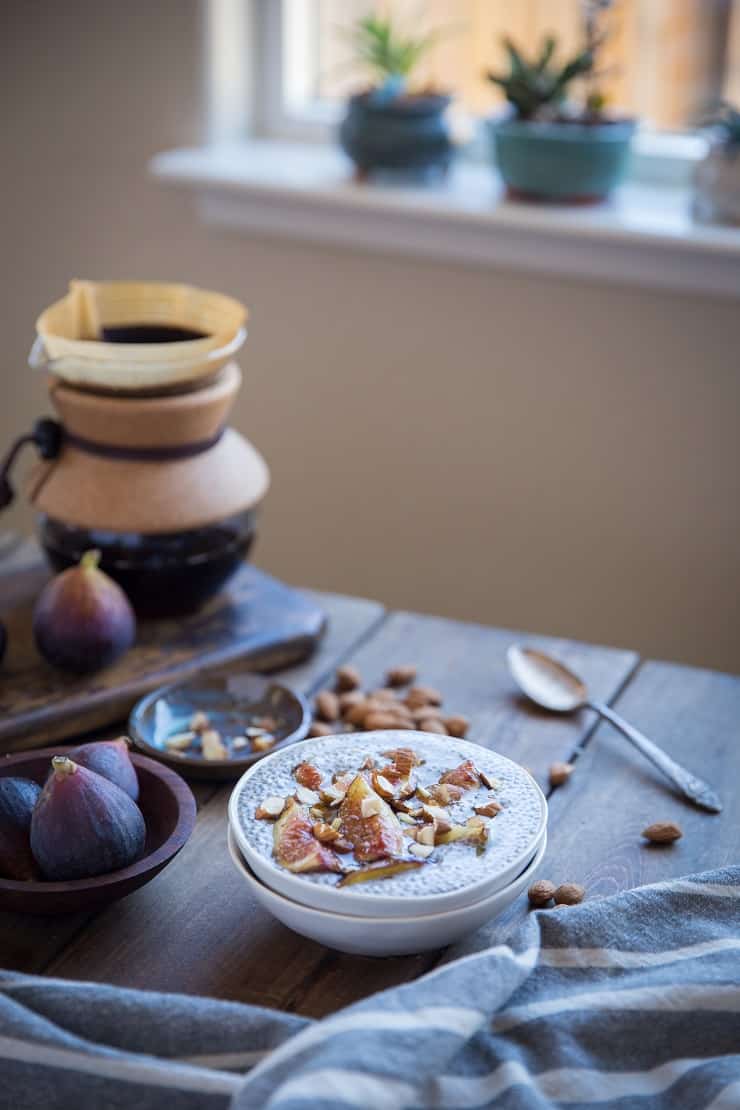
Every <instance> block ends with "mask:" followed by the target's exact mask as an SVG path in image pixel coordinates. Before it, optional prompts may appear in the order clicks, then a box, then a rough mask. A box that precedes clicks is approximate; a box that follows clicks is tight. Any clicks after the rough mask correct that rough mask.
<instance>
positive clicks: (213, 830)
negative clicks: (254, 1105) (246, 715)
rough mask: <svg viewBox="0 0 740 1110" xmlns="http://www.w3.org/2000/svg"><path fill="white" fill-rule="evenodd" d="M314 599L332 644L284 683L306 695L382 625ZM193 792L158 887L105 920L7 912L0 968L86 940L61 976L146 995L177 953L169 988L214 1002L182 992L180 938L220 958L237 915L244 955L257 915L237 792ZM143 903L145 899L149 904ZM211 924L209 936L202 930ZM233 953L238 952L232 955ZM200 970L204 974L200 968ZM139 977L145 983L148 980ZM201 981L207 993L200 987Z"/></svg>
mask: <svg viewBox="0 0 740 1110" xmlns="http://www.w3.org/2000/svg"><path fill="white" fill-rule="evenodd" d="M310 596H312V598H313V600H314V603H316V604H318V605H319V606H320V607H321V608H322V609H323V611H324V612H326V614H327V616H328V630H327V633H326V636H325V638H324V640H323V642H322V644H321V646H320V648H319V650H318V651H317V652H316V653H315V654H314V655H313V656H312V657H311V658H310V659H308V660H306V661H304V662H303V663H300V664H298V665H296V666H294V667H292V668H290V669H289V670H286V671H284V672H282V673H281V676H280V677H281V679H282V680H284V681H286V682H288V683H290V684H291V685H293V686H295V687H296V688H297V689H302V690H303V691H304V692H306V693H310V692H311V691H312V690H313V689H314V688H315V687H316V686H317V685H319V684H321V683H322V682H324V681H325V678H326V675H327V674H329V673H330V672H331V671H332V669H333V668H334V667H335V666H336V665H337V663H338V662H340V661H341V660H342V659H343V658H344V657H345V656H346V654H347V653H348V652H349V651H350V649H351V648H352V646H353V645H354V644H356V643H357V642H358V641H359V642H361V641H362V639H363V637H364V636H365V635H367V634H369V633H370V631H371V630H372V629H373V628H375V627H376V626H377V625H378V623H379V622H380V621H381V620H382V617H383V609H382V606H380V605H378V604H377V603H375V602H371V601H362V600H356V599H352V598H343V597H338V596H336V595H332V594H313V595H310ZM192 785H193V792H194V793H195V795H196V799H197V801H198V804H199V807H201V811H200V813H199V816H198V821H197V824H196V828H195V832H194V833H193V836H192V837H191V839H190V841H189V842H188V844H187V845H186V846H185V848H184V849H183V850H182V852H181V853H180V855H179V856H178V857H177V859H176V860H175V861H174V862H173V863H172V864H171V865H170V867H168V868H167V869H166V870H165V871H164V872H163V873H162V874H161V875H159V876H158V877H157V879H156V881H154V882H152V883H151V884H150V885H149V886H147V887H145V888H144V889H143V890H141V891H138V892H137V894H136V895H132V896H131V897H130V898H128V899H126V901H124V902H122V903H118V904H116V905H114V906H112V907H110V908H109V909H108V910H105V911H102V913H101V914H99V915H97V917H95V916H92V915H82V914H79V915H72V916H65V917H59V918H51V919H49V918H37V917H31V916H28V915H21V914H11V913H0V966H2V967H5V968H9V969H13V970H16V971H29V972H40V971H43V970H44V969H47V968H48V967H49V964H50V962H51V961H52V960H53V959H54V957H55V956H57V955H58V954H59V953H60V952H61V951H62V950H63V949H64V948H65V946H66V945H67V944H68V943H69V942H70V941H71V940H72V938H73V937H75V936H76V935H77V934H79V938H78V943H77V944H76V945H74V946H73V948H72V951H71V953H70V964H69V966H70V967H72V968H74V970H71V971H69V972H66V971H64V972H61V971H60V972H59V973H60V974H69V975H70V976H72V975H77V976H79V977H81V978H96V977H98V978H105V977H106V976H105V970H106V969H109V970H110V975H109V979H110V981H111V982H113V981H123V980H117V979H116V974H121V973H123V974H124V977H125V975H126V974H130V976H131V981H132V982H133V981H136V982H138V983H139V985H141V986H146V985H147V982H146V976H147V975H149V974H151V976H152V984H151V985H152V986H155V985H157V983H159V985H162V983H161V981H160V979H159V978H158V973H157V972H156V970H155V965H157V960H158V958H159V957H161V958H162V959H163V960H164V956H165V955H166V953H170V954H173V955H174V957H175V960H174V962H173V964H171V965H170V971H172V973H173V976H174V978H172V979H169V986H168V987H167V988H166V989H169V990H179V989H182V990H187V989H203V990H204V991H205V993H209V988H208V987H207V986H205V987H201V986H200V985H199V986H198V987H197V988H195V987H191V988H188V986H187V984H186V983H184V982H183V984H182V986H178V974H179V972H178V974H175V972H177V963H178V961H179V960H180V955H178V951H180V952H181V953H183V954H184V952H185V948H186V947H188V946H187V945H185V944H184V942H183V941H182V939H181V938H182V937H183V936H185V937H186V938H189V941H190V942H193V947H194V950H198V951H201V950H200V948H199V945H200V943H201V941H202V943H203V945H204V946H205V947H206V948H207V947H208V946H210V947H211V949H212V950H213V948H214V947H217V946H218V945H219V944H221V943H226V942H227V941H228V928H229V920H228V914H229V913H230V912H231V911H233V913H234V921H235V928H237V929H238V937H239V945H240V947H241V946H243V945H244V936H245V932H244V930H245V928H246V929H247V933H248V932H249V925H248V921H249V914H247V916H246V917H245V916H244V914H243V912H242V906H241V903H240V901H239V895H241V896H242V898H243V888H242V886H241V884H239V883H238V882H236V872H235V871H234V869H233V866H232V865H231V863H230V861H229V859H228V857H227V854H226V841H225V831H226V824H225V818H224V813H225V805H226V801H227V799H228V793H229V791H228V789H222V790H220V791H218V790H217V789H215V788H214V787H212V786H209V785H207V784H195V783H194V784H192ZM209 800H213V801H216V805H214V807H213V809H209V806H208V804H207V803H208V802H209ZM214 891H218V896H217V897H218V902H219V905H220V906H222V909H223V914H224V921H225V924H224V927H223V929H222V926H221V921H220V917H219V915H218V913H217V911H216V910H215V908H213V896H214ZM222 894H223V898H222V897H221V895H222ZM140 896H145V897H144V898H143V901H142V899H141V897H140ZM224 901H225V904H224ZM121 915H124V916H125V918H126V920H127V922H130V924H129V925H127V930H126V933H125V934H124V933H123V932H122V931H121V927H120V922H121V921H122V916H121ZM131 915H133V916H131ZM191 917H192V918H193V920H196V919H197V921H198V927H197V928H196V927H195V926H194V925H193V924H192V923H191ZM204 918H205V921H206V922H207V924H208V927H207V928H206V927H204V924H203V921H204ZM139 921H141V922H144V921H146V922H147V925H146V927H145V928H144V927H143V926H142V925H141V924H137V922H139ZM263 927H264V928H266V929H268V930H272V929H273V928H274V929H281V930H282V931H283V932H284V933H285V934H286V936H289V937H292V936H293V934H290V933H288V930H284V929H282V926H279V925H278V924H277V923H276V922H273V921H272V919H271V918H267V916H266V915H265V921H264V922H263ZM129 930H130V931H129ZM173 936H174V937H176V938H177V944H173ZM96 938H97V939H96ZM119 949H124V950H128V956H127V957H126V959H125V960H124V959H123V957H122V962H121V964H120V966H119V967H117V968H116V967H115V966H114V965H111V963H110V962H109V961H110V959H111V952H115V953H118V952H119ZM227 951H230V949H228V946H227ZM202 954H203V952H201V955H202ZM188 958H189V957H188V956H187V955H183V966H182V967H181V968H180V972H182V971H183V970H184V969H185V965H186V963H187V960H188ZM216 958H217V955H216ZM116 959H118V955H116V956H115V957H114V964H115V960H116ZM159 966H160V967H161V971H160V973H159V974H160V975H161V976H166V974H168V973H167V972H166V966H165V964H164V963H163V964H162V965H159ZM209 966H210V964H209V961H208V960H206V961H205V963H204V964H203V968H204V969H205V970H207V969H208V967H209ZM214 966H215V959H214ZM192 970H193V971H194V972H196V973H197V972H198V971H199V969H198V968H193V969H192ZM140 975H143V976H144V978H139V976H140ZM198 982H199V984H200V980H198ZM225 988H226V983H224V989H225ZM211 993H212V992H211Z"/></svg>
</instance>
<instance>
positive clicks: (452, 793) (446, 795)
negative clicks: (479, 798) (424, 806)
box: [422, 782, 464, 806]
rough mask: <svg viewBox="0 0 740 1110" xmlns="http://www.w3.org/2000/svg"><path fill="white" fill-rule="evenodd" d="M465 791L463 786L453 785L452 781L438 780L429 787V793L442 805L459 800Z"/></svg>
mask: <svg viewBox="0 0 740 1110" xmlns="http://www.w3.org/2000/svg"><path fill="white" fill-rule="evenodd" d="M463 793H464V791H463V788H462V787H461V786H453V785H452V783H451V782H436V783H435V784H434V786H430V787H429V794H430V795H431V797H432V800H433V801H435V802H436V803H437V804H438V805H441V806H448V805H451V804H452V803H453V802H459V801H460V799H461V798H462V796H463ZM422 800H423V799H422Z"/></svg>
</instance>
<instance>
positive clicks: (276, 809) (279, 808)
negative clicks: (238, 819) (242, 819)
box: [254, 794, 285, 821]
mask: <svg viewBox="0 0 740 1110" xmlns="http://www.w3.org/2000/svg"><path fill="white" fill-rule="evenodd" d="M284 809H285V798H279V797H278V796H277V794H271V795H270V797H269V798H265V800H264V801H263V802H260V804H259V805H258V806H257V809H256V810H255V813H254V815H255V817H256V818H257V819H258V820H260V821H274V820H275V819H276V818H277V817H279V816H280V814H281V813H282V812H283V810H284Z"/></svg>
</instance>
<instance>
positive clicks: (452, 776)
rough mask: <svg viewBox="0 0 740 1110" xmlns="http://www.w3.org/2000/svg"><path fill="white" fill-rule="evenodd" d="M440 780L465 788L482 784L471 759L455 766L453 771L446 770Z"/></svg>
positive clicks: (469, 788)
mask: <svg viewBox="0 0 740 1110" xmlns="http://www.w3.org/2000/svg"><path fill="white" fill-rule="evenodd" d="M439 781H440V782H441V783H450V784H451V785H452V786H461V787H462V788H463V790H472V789H473V788H474V787H476V786H480V777H479V775H478V772H477V770H476V769H475V764H474V763H473V761H472V760H471V759H466V760H465V762H464V763H460V764H459V765H458V766H457V767H453V769H452V770H451V771H445V773H444V774H443V775H442V776H441V777H440V780H439Z"/></svg>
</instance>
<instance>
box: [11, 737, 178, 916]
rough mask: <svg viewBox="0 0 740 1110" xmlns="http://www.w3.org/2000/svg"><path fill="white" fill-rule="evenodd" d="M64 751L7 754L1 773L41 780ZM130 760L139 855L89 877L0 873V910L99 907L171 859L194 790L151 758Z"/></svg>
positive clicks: (62, 910) (54, 911)
mask: <svg viewBox="0 0 740 1110" xmlns="http://www.w3.org/2000/svg"><path fill="white" fill-rule="evenodd" d="M68 751H69V747H66V748H41V749H39V750H38V751H31V752H20V753H18V754H17V755H9V756H5V757H4V758H3V759H2V760H0V777H2V778H7V777H11V776H15V775H17V776H18V777H19V778H26V779H33V780H34V781H35V782H37V783H39V785H42V784H43V783H44V782H45V781H46V777H47V775H48V773H49V769H50V767H51V757H52V756H53V755H64V754H65V753H66V752H68ZM131 759H132V761H133V764H134V767H135V768H136V774H137V775H138V778H139V801H138V805H139V808H140V809H141V812H142V813H143V815H144V821H145V822H146V845H145V847H144V855H143V856H142V857H141V859H138V860H137V861H136V863H132V864H131V865H130V866H129V867H123V868H121V869H120V870H118V871H110V872H109V873H108V874H107V875H96V876H95V878H93V879H73V880H70V881H68V882H17V881H15V880H13V879H2V878H0V909H3V910H17V911H19V912H21V913H40V914H58V913H76V912H77V911H78V910H88V909H97V908H98V907H99V906H101V905H103V904H104V903H106V902H114V901H116V900H117V899H118V898H124V897H125V896H126V895H127V894H131V892H132V891H134V890H137V889H138V888H139V887H140V886H144V884H145V883H148V882H150V881H151V880H152V879H153V878H154V876H155V875H158V874H159V872H160V871H161V870H162V868H163V867H166V866H167V864H168V863H169V862H170V860H172V859H174V857H175V856H176V855H177V853H178V852H179V851H180V849H181V848H182V846H183V844H185V842H186V841H187V839H188V837H189V836H190V834H191V832H192V831H193V829H194V827H195V814H196V808H195V798H194V797H193V794H192V791H191V789H190V787H189V786H188V784H187V783H186V782H183V780H182V779H181V778H180V776H179V775H176V774H175V772H174V771H171V770H170V769H169V768H168V767H163V766H162V765H161V764H159V763H155V761H154V760H153V759H147V758H146V757H145V756H143V755H137V754H136V753H135V752H132V754H131Z"/></svg>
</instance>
